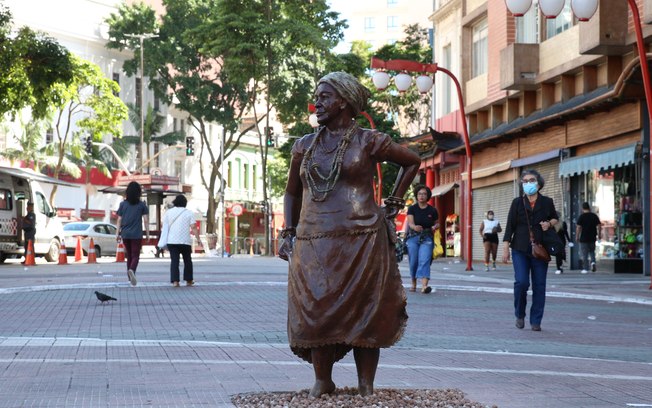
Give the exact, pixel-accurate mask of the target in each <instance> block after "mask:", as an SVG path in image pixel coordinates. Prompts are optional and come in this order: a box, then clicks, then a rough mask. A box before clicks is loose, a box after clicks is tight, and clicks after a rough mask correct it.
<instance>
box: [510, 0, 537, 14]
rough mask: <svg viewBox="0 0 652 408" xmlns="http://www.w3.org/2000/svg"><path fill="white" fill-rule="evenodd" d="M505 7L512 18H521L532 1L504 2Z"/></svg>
mask: <svg viewBox="0 0 652 408" xmlns="http://www.w3.org/2000/svg"><path fill="white" fill-rule="evenodd" d="M505 5H506V6H507V10H509V12H510V13H512V14H513V15H514V17H523V16H524V15H525V13H527V12H528V10H529V9H530V7H531V6H532V0H505Z"/></svg>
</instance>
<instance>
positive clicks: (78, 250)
mask: <svg viewBox="0 0 652 408" xmlns="http://www.w3.org/2000/svg"><path fill="white" fill-rule="evenodd" d="M83 253H84V251H83V250H82V243H81V237H80V236H77V246H76V247H75V262H79V261H81V260H82V254H83Z"/></svg>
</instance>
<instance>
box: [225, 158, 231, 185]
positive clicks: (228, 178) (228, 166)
mask: <svg viewBox="0 0 652 408" xmlns="http://www.w3.org/2000/svg"><path fill="white" fill-rule="evenodd" d="M226 185H227V186H228V187H231V188H233V165H232V163H231V162H227V163H226Z"/></svg>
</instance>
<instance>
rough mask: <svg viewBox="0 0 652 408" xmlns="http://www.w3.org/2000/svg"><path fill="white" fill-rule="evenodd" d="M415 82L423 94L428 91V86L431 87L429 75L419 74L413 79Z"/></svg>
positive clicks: (431, 82)
mask: <svg viewBox="0 0 652 408" xmlns="http://www.w3.org/2000/svg"><path fill="white" fill-rule="evenodd" d="M415 83H416V84H417V89H418V90H419V92H420V93H422V94H425V93H428V92H429V91H430V88H432V84H433V81H432V77H431V76H428V75H419V76H418V77H417V79H416V80H415Z"/></svg>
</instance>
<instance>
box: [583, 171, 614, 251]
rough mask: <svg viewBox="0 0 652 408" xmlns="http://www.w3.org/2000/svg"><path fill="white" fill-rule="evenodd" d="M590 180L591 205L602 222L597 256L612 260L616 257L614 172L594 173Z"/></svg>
mask: <svg viewBox="0 0 652 408" xmlns="http://www.w3.org/2000/svg"><path fill="white" fill-rule="evenodd" d="M592 173H593V174H592V176H593V177H590V178H588V177H587V178H588V179H589V186H588V191H589V197H590V198H589V201H588V202H589V204H590V205H591V209H592V211H593V212H595V213H596V215H597V216H598V217H599V218H600V221H602V232H601V236H599V237H598V242H597V243H596V248H595V255H596V258H599V259H603V258H606V259H612V258H613V257H614V255H615V252H614V242H615V228H614V227H615V224H616V223H615V211H614V208H615V206H614V202H615V196H614V172H613V171H608V172H597V171H594V172H592Z"/></svg>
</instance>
